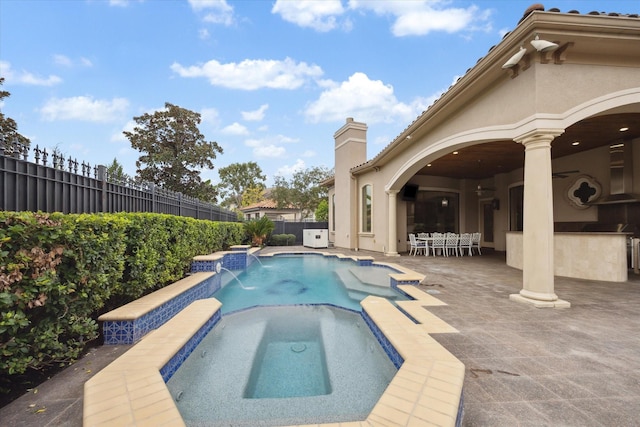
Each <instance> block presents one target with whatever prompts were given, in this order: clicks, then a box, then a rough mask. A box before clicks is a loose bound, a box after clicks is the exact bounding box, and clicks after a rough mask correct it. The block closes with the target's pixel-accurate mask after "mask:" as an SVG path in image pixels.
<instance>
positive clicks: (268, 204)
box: [240, 199, 299, 212]
mask: <svg viewBox="0 0 640 427" xmlns="http://www.w3.org/2000/svg"><path fill="white" fill-rule="evenodd" d="M260 210H274V211H295V212H297V211H299V209H296V208H294V207H293V206H291V205H289V206H287V207H285V208H278V204H277V203H276V201H275V200H272V199H265V200H262V201H259V202H257V203H253V204H251V205H249V206H244V207H242V208H240V211H241V212H249V211H260Z"/></svg>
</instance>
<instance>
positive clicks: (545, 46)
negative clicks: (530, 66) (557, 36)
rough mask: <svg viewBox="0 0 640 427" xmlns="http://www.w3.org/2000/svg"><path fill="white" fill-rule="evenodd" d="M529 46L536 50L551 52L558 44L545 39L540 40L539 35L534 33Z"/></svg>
mask: <svg viewBox="0 0 640 427" xmlns="http://www.w3.org/2000/svg"><path fill="white" fill-rule="evenodd" d="M531 46H533V47H535V48H536V50H537V51H538V52H543V53H544V52H553V51H554V50H556V49H557V48H558V47H559V46H558V45H557V44H556V43H552V42H550V41H547V40H540V37H538V35H537V34H536V38H535V39H533V40H531Z"/></svg>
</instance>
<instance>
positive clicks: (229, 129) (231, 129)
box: [221, 122, 249, 135]
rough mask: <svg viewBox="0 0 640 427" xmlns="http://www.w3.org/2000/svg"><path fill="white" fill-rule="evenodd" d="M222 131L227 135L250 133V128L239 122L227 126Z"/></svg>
mask: <svg viewBox="0 0 640 427" xmlns="http://www.w3.org/2000/svg"><path fill="white" fill-rule="evenodd" d="M221 132H222V133H224V134H226V135H249V129H247V128H246V127H245V126H243V125H241V124H240V123H238V122H235V123H232V124H230V125H229V126H225V127H224V128H223V129H222V130H221Z"/></svg>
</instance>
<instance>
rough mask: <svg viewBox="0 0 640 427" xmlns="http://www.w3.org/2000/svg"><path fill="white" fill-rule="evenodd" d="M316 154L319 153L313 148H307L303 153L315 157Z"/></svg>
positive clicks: (304, 155) (303, 155)
mask: <svg viewBox="0 0 640 427" xmlns="http://www.w3.org/2000/svg"><path fill="white" fill-rule="evenodd" d="M316 154H317V153H316V152H315V151H313V150H307V151H305V152H304V153H302V157H315V156H316Z"/></svg>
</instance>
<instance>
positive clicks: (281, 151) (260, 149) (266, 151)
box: [244, 139, 287, 158]
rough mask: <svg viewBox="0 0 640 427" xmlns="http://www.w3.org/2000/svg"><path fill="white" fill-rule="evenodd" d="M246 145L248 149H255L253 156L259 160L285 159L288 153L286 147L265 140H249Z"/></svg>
mask: <svg viewBox="0 0 640 427" xmlns="http://www.w3.org/2000/svg"><path fill="white" fill-rule="evenodd" d="M244 143H245V145H246V146H247V147H251V148H253V155H254V156H255V157H259V158H260V157H261V158H264V157H269V158H277V157H284V155H285V154H286V152H287V150H286V149H285V148H284V147H282V146H279V145H276V144H274V143H272V142H270V141H268V140H264V139H247V140H246V141H245V142H244Z"/></svg>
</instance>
